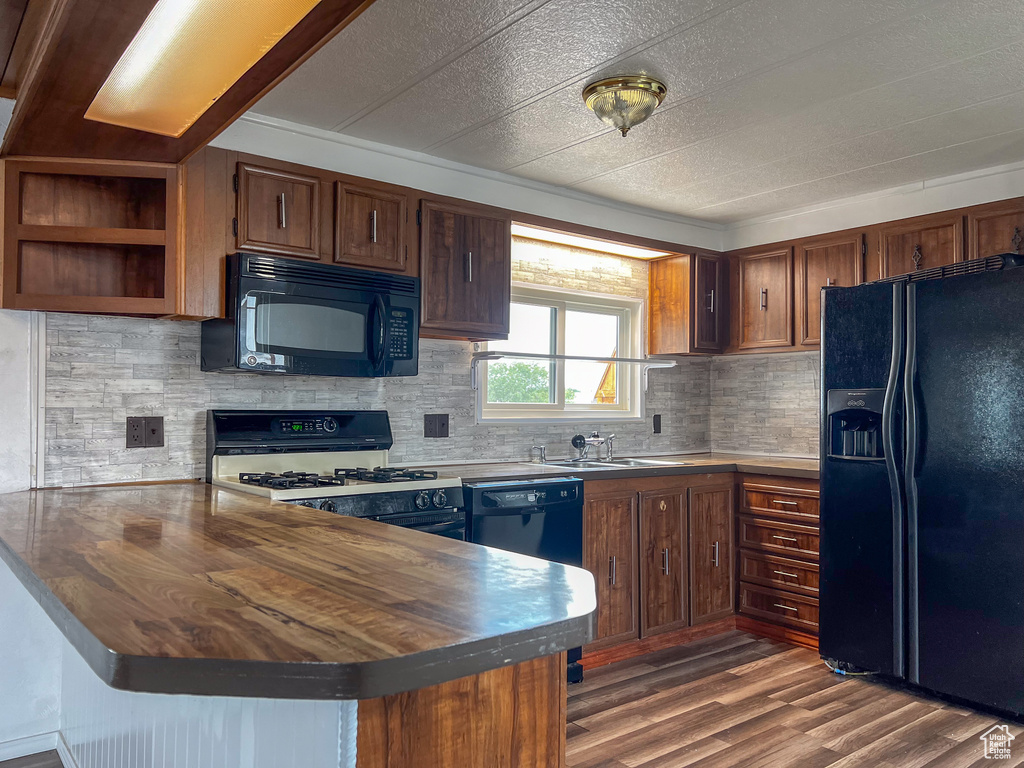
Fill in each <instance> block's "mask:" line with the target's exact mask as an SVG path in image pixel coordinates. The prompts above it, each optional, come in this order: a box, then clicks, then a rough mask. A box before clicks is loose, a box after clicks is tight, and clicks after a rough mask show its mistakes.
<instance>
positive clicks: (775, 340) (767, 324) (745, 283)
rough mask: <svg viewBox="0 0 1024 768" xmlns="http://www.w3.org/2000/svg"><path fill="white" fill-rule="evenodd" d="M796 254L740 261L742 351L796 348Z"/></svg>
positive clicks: (762, 255) (778, 253) (776, 253)
mask: <svg viewBox="0 0 1024 768" xmlns="http://www.w3.org/2000/svg"><path fill="white" fill-rule="evenodd" d="M792 260H793V259H792V252H791V251H790V249H789V248H786V249H785V250H781V251H772V252H770V253H758V254H751V255H748V256H741V257H739V265H738V266H739V292H740V296H739V301H740V343H739V347H740V349H761V348H769V347H789V346H792V344H793V309H792V308H793V294H792V280H791V275H792V272H793V269H792V266H793V265H792Z"/></svg>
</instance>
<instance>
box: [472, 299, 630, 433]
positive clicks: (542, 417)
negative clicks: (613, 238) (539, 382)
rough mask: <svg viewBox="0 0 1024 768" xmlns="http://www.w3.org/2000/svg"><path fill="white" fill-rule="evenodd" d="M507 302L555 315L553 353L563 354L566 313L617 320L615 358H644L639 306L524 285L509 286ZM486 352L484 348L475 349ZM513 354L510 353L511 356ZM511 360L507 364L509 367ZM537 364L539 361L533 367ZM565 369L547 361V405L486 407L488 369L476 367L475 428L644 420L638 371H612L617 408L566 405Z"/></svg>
mask: <svg viewBox="0 0 1024 768" xmlns="http://www.w3.org/2000/svg"><path fill="white" fill-rule="evenodd" d="M511 301H512V303H515V304H534V305H539V306H545V307H552V308H554V310H555V328H554V337H555V338H554V342H555V343H554V349H555V351H554V353H553V354H556V355H564V354H565V324H566V312H567V311H580V312H588V313H594V314H608V315H614V316H616V317H618V319H619V339H618V342H617V346H616V349H617V352H616V354H617V356H618V357H625V358H630V357H635V358H639V357H644V356H645V351H646V350H645V349H644V333H643V321H644V301H643V299H639V298H632V297H629V296H617V295H614V294H605V293H590V292H585V291H572V290H565V289H561V288H554V287H548V286H538V285H533V284H528V283H518V282H514V283H512V294H511ZM477 348H478V349H479V350H481V351H483V350H486V349H488V348H489V345H488V344H487V343H486V342H482V343H480V344H479V345H478V347H477ZM511 351H516V350H511ZM516 359H517V358H509V360H511V361H514V360H516ZM537 362H538V363H542V361H539V360H538V361H537ZM565 363H566V361H564V360H552V361H551V362H550V365H551V366H552V367H553V369H554V372H555V375H554V377H553V386H554V397H553V400H554V402H548V403H488V402H487V385H488V373H489V363H487V361H483V362H481V363H480V379H479V381H480V384H479V387H478V390H477V403H476V420H477V423H478V424H488V423H489V424H495V423H501V424H509V423H524V424H537V423H555V424H560V423H566V422H579V421H602V422H603V421H639V420H642V419H643V418H644V413H643V408H644V397H643V387H642V376H643V371H642V368H643V366H641V365H634V364H626V365H617V366H616V368H615V375H616V393H617V394H618V395H619V402H618V403H566V402H565Z"/></svg>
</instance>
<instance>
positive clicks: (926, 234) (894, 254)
mask: <svg viewBox="0 0 1024 768" xmlns="http://www.w3.org/2000/svg"><path fill="white" fill-rule="evenodd" d="M963 222H964V217H963V214H962V213H961V212H960V211H956V212H954V213H937V214H934V215H930V216H919V217H917V218H914V219H907V220H906V221H901V222H898V223H895V224H892V225H886V226H883V227H881V228H880V230H879V235H878V237H879V258H880V266H879V269H880V272H881V275H880V277H883V278H884V277H894V276H896V275H903V274H907V273H908V272H917V271H919V270H923V269H931V268H933V267H941V266H944V265H946V264H955V263H956V262H958V261H963V239H964V234H963V232H964V230H963V226H964V224H963Z"/></svg>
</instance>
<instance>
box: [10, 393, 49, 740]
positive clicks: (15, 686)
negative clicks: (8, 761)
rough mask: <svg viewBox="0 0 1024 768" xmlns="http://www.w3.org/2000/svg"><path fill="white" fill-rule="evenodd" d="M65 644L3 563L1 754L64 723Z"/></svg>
mask: <svg viewBox="0 0 1024 768" xmlns="http://www.w3.org/2000/svg"><path fill="white" fill-rule="evenodd" d="M6 395H7V391H6V390H5V396H6ZM62 643H63V638H62V637H61V635H60V632H58V631H57V628H56V627H55V626H54V625H53V623H52V622H51V621H50V619H49V618H48V617H47V616H46V614H45V613H44V612H43V609H42V608H40V607H39V605H38V604H37V603H36V601H35V600H34V599H33V598H32V596H31V595H29V593H28V592H27V591H26V590H25V588H24V587H23V586H21V583H20V582H19V581H18V579H17V578H16V577H15V575H14V574H13V573H12V572H11V570H10V568H8V567H7V565H6V564H5V563H3V562H2V561H0V653H2V654H3V663H2V664H0V754H8V756H11V757H13V755H12V754H10V752H11V751H12V750H14V749H15V747H14V746H10V748H9V749H7V750H4V747H5V745H9V743H10V742H15V741H16V740H21V739H28V738H32V737H40V736H42V735H44V734H52V733H54V732H55V731H57V729H58V728H59V727H60V671H61V648H62ZM26 744H29V745H30V743H29V742H22V743H21V745H20V747H17V748H18V749H24V748H28V747H26ZM50 748H51V749H52V747H50ZM0 759H3V758H0Z"/></svg>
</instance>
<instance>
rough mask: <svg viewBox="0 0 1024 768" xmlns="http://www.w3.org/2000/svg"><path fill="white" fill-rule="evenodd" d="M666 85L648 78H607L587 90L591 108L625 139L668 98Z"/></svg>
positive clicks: (633, 76)
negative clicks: (631, 129) (634, 127)
mask: <svg viewBox="0 0 1024 768" xmlns="http://www.w3.org/2000/svg"><path fill="white" fill-rule="evenodd" d="M667 92H668V88H666V87H665V84H664V83H662V82H660V81H658V80H655V79H654V78H652V77H647V76H646V75H625V76H619V77H606V78H604V79H603V80H598V81H597V82H594V83H591V84H590V85H588V86H587V87H586V88H584V89H583V101H585V102H586V104H587V108H588V109H590V110H591V111H592V112H593V113H594V114H595V115H597V116H598V117H599V118H601V120H602V122H605V123H607V124H608V125H610V126H612V127H613V128H616V129H618V130H619V131H621V132H622V135H623V136H625V135H626V134H627V133H628V132H629V129H630V128H632V127H633V126H634V125H639V124H640V123H642V122H643V121H644V120H646V119H647V118H648V117H650V116H651V115H652V114H653V113H654V110H655V109H657V108H658V105H659V104H661V102H662V101H663V100H664V99H665V94H666V93H667Z"/></svg>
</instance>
